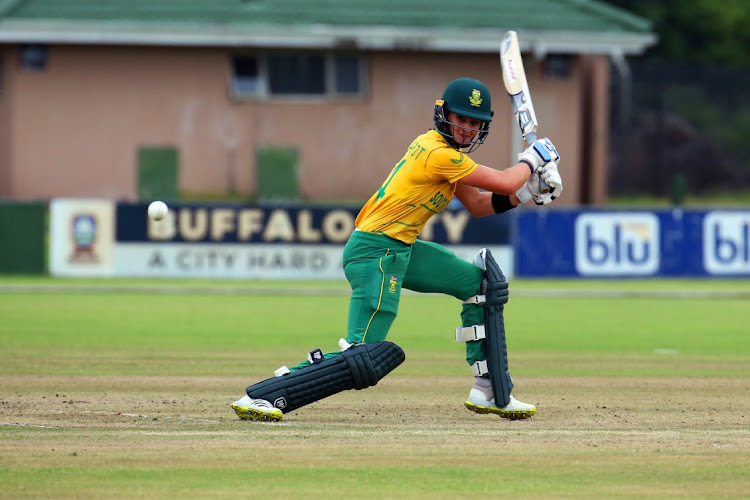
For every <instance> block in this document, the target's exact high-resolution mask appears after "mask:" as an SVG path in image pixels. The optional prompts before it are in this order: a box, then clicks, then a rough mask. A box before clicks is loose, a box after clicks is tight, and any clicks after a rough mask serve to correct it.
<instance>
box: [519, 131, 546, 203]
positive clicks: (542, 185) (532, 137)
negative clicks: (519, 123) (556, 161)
mask: <svg viewBox="0 0 750 500" xmlns="http://www.w3.org/2000/svg"><path fill="white" fill-rule="evenodd" d="M525 139H526V144H528V145H529V146H531V145H532V144H534V143H535V142H536V132H529V133H528V134H526V137H525ZM531 175H534V174H531ZM536 175H537V178H538V179H539V191H540V192H541V193H542V194H547V193H549V191H550V188H549V184H547V183H546V182H544V179H542V174H536Z"/></svg>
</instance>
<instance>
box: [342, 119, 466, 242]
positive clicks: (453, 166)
mask: <svg viewBox="0 0 750 500" xmlns="http://www.w3.org/2000/svg"><path fill="white" fill-rule="evenodd" d="M476 168H477V164H476V162H474V160H472V159H471V158H469V157H468V156H467V155H465V154H464V153H461V152H460V151H457V150H455V149H453V148H451V147H450V146H448V144H447V143H446V142H445V140H444V139H443V137H442V136H441V135H440V134H439V133H437V132H436V131H434V130H430V131H429V132H427V133H426V134H422V135H420V136H419V137H417V138H416V139H414V142H412V143H411V146H409V149H408V150H407V151H406V154H405V155H404V157H403V158H402V159H401V161H400V162H398V163H397V164H396V166H395V167H393V170H392V171H391V173H390V175H389V176H388V178H387V179H386V180H385V182H384V183H383V185H382V186H380V189H378V190H377V192H376V193H375V194H373V195H372V197H371V198H370V199H369V201H368V202H367V203H366V204H365V206H364V207H362V210H361V211H360V212H359V215H358V216H357V221H356V225H357V228H358V229H360V230H361V231H367V232H370V233H378V234H385V235H387V236H390V237H391V238H393V239H396V240H399V241H402V242H404V243H407V244H409V245H411V244H412V243H414V241H415V240H416V239H417V236H418V235H419V233H420V232H421V231H422V228H424V225H425V223H426V222H427V221H428V220H429V219H430V217H432V216H433V215H435V214H436V213H438V212H440V211H441V210H442V209H444V208H445V207H446V206H447V205H448V203H450V201H451V200H452V199H453V194H454V192H455V189H456V186H455V183H456V182H457V181H458V180H460V179H462V178H463V177H465V176H467V175H469V174H470V173H472V172H473V171H474V170H476Z"/></svg>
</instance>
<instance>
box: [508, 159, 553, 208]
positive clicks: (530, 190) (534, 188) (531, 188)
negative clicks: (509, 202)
mask: <svg viewBox="0 0 750 500" xmlns="http://www.w3.org/2000/svg"><path fill="white" fill-rule="evenodd" d="M544 168H545V170H546V172H543V173H541V174H540V175H541V177H542V179H544V182H546V183H547V185H548V186H549V187H550V191H549V192H548V193H542V190H541V187H540V186H539V177H540V176H539V175H532V176H531V177H529V180H528V181H526V184H524V185H523V186H521V189H519V190H518V191H516V196H517V197H518V199H519V200H520V201H521V203H526V202H527V201H529V200H532V199H533V200H534V203H536V204H537V205H547V204H549V203H552V202H553V201H555V200H556V199H557V198H558V197H559V196H560V193H562V190H563V186H562V177H560V173H559V172H558V171H557V163H555V162H554V161H551V162H549V163H547V164H546V165H545V166H544Z"/></svg>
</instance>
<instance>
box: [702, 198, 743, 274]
mask: <svg viewBox="0 0 750 500" xmlns="http://www.w3.org/2000/svg"><path fill="white" fill-rule="evenodd" d="M703 266H704V267H705V268H706V272H708V273H709V274H750V212H710V213H708V214H706V218H705V219H703Z"/></svg>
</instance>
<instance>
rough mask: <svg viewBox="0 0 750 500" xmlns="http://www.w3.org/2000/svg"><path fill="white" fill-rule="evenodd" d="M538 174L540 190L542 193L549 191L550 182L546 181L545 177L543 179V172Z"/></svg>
mask: <svg viewBox="0 0 750 500" xmlns="http://www.w3.org/2000/svg"><path fill="white" fill-rule="evenodd" d="M536 175H537V176H539V191H541V192H542V194H547V193H549V189H550V188H549V184H547V183H546V182H544V179H542V174H536Z"/></svg>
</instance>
